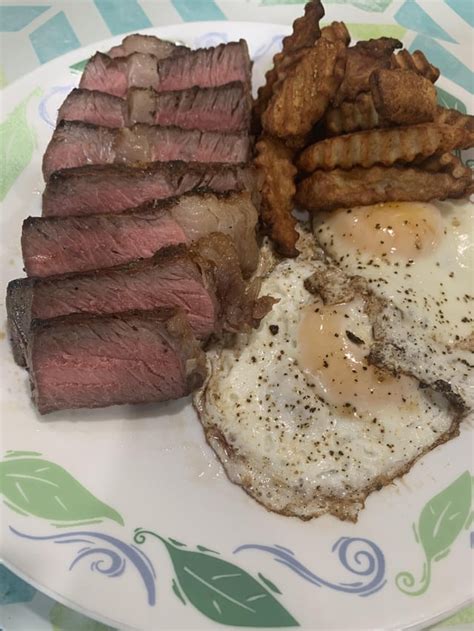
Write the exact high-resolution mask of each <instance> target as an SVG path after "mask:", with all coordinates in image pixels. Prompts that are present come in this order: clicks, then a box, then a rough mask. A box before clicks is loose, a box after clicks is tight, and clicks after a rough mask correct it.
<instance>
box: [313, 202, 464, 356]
mask: <svg viewBox="0 0 474 631" xmlns="http://www.w3.org/2000/svg"><path fill="white" fill-rule="evenodd" d="M398 206H403V207H404V208H405V211H406V213H407V216H410V214H411V213H413V215H412V216H416V214H417V210H418V209H419V208H420V207H421V208H422V209H423V207H427V208H428V210H429V207H433V208H434V209H435V211H436V212H437V213H438V215H439V217H428V219H429V220H431V221H432V222H433V224H435V225H432V226H428V230H429V229H430V228H431V229H432V232H431V233H429V234H428V237H429V238H428V239H427V241H428V242H425V243H423V242H422V243H421V245H419V246H418V247H419V248H420V249H419V251H417V250H416V248H415V249H414V250H413V248H411V250H412V251H410V252H409V253H408V254H406V253H404V252H402V253H401V254H397V253H396V252H395V254H391V253H390V243H389V241H388V240H387V234H386V233H385V234H383V232H382V233H381V231H380V230H374V224H373V223H372V224H371V223H370V222H365V223H364V222H363V221H361V222H360V224H359V226H358V227H357V229H358V234H359V242H358V243H357V239H356V243H353V244H352V245H351V240H352V239H351V234H350V232H351V229H352V228H351V223H350V219H351V217H353V215H354V212H356V211H357V209H345V210H340V211H336V212H334V213H324V214H322V213H321V214H320V215H317V216H315V218H314V225H313V229H314V233H315V236H316V238H317V240H318V243H320V245H321V246H322V247H323V248H324V249H325V250H326V251H327V252H328V253H329V254H330V255H331V256H332V257H333V258H334V260H335V261H336V262H337V263H338V265H339V266H340V268H341V269H342V270H344V271H345V272H347V273H348V274H351V275H354V274H357V275H360V276H362V277H364V278H365V279H367V280H368V282H369V285H370V287H371V288H372V289H373V290H374V291H376V292H377V293H378V294H380V295H381V296H384V297H385V298H387V299H388V300H391V301H392V302H393V303H394V304H395V305H397V306H398V307H399V308H400V309H401V310H402V311H404V312H407V313H408V314H410V317H413V318H415V319H417V320H418V322H419V323H420V325H424V326H425V327H426V328H427V329H428V330H429V331H430V334H431V335H432V336H433V337H434V338H435V339H437V340H438V341H440V342H443V343H445V344H457V343H459V342H461V341H462V340H464V339H466V338H469V336H470V335H472V332H473V323H474V239H473V226H474V204H473V203H471V202H469V201H459V202H456V201H451V202H450V201H448V202H434V203H433V204H412V203H405V204H379V205H378V206H374V207H366V208H368V209H370V208H373V209H375V210H376V211H377V210H378V209H381V213H379V214H378V216H379V217H380V216H381V215H382V214H386V216H387V221H386V226H387V225H388V226H389V227H390V223H391V220H390V218H391V217H392V216H393V213H394V209H395V210H396V208H397V207H398ZM361 210H365V209H361ZM341 219H342V221H341ZM362 219H363V217H362ZM435 219H436V221H435ZM345 220H347V221H345ZM376 225H377V226H378V227H380V225H379V224H376ZM416 225H417V224H416V221H415V222H414V224H411V225H407V226H403V225H398V226H395V227H394V231H395V232H397V230H398V235H395V236H396V237H397V239H398V244H399V245H401V246H402V247H403V246H404V244H406V243H410V242H412V243H413V242H415V243H416V239H417V236H418V235H417V234H416V232H417V228H416V227H415V226H416ZM425 229H426V226H425ZM434 232H439V234H438V235H437V236H438V238H434V239H433V241H435V242H434V243H431V242H430V241H431V237H432V233H434ZM352 236H353V235H352ZM361 238H362V239H363V243H361V242H360V241H361ZM384 242H385V248H384V247H383V246H381V245H380V244H381V243H384ZM384 249H385V251H383V250H384Z"/></svg>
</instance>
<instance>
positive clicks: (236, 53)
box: [79, 40, 251, 98]
mask: <svg viewBox="0 0 474 631" xmlns="http://www.w3.org/2000/svg"><path fill="white" fill-rule="evenodd" d="M250 77H251V61H250V57H249V52H248V48H247V43H246V42H245V41H244V40H240V41H239V42H230V43H229V44H220V45H219V46H216V47H214V48H200V49H198V50H193V51H189V52H187V53H185V54H179V55H173V56H171V57H167V58H166V59H163V60H161V61H159V62H157V60H156V57H154V56H153V55H147V54H143V53H133V54H131V55H129V56H128V57H117V58H112V57H109V56H107V55H104V54H103V53H96V54H95V55H94V56H93V57H92V58H91V59H90V60H89V62H88V63H87V66H86V67H85V69H84V72H83V74H82V77H81V81H80V84H79V87H80V88H83V89H87V90H99V91H100V92H107V93H109V94H114V95H115V96H120V97H122V98H124V97H125V96H126V95H127V90H128V89H129V88H133V87H137V88H153V89H154V90H156V91H157V92H164V91H169V90H185V89H187V88H191V87H193V86H199V87H201V88H208V87H213V86H218V85H225V84H226V83H231V82H232V81H241V82H243V83H245V84H246V85H248V86H250Z"/></svg>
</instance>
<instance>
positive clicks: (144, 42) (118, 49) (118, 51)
mask: <svg viewBox="0 0 474 631" xmlns="http://www.w3.org/2000/svg"><path fill="white" fill-rule="evenodd" d="M187 51H189V48H187V47H186V46H178V45H177V44H174V43H173V42H169V41H168V40H166V39H160V38H159V37H156V36H155V35H142V34H141V33H134V34H133V35H127V37H124V39H123V40H122V43H121V44H119V45H118V46H114V47H113V48H111V49H110V50H109V51H108V53H107V55H108V56H109V57H126V56H127V55H131V54H132V53H146V54H149V55H153V56H154V57H156V59H157V60H160V59H165V58H166V57H171V56H172V55H180V54H182V53H184V52H187Z"/></svg>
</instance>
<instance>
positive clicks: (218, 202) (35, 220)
mask: <svg viewBox="0 0 474 631" xmlns="http://www.w3.org/2000/svg"><path fill="white" fill-rule="evenodd" d="M257 220H258V215H257V211H256V209H255V206H254V205H253V204H252V201H251V199H250V195H249V194H248V193H246V192H241V193H223V194H214V193H207V192H199V193H186V194H184V195H182V196H181V197H177V198H172V199H169V200H164V201H161V202H156V201H155V202H150V203H148V204H145V205H143V206H141V207H139V208H136V209H132V210H130V211H125V212H124V213H123V214H115V215H114V214H112V215H110V214H109V215H89V216H84V217H29V218H28V219H26V220H25V221H24V223H23V230H22V237H21V244H22V251H23V260H24V263H25V270H26V273H27V274H28V276H42V277H44V276H51V275H53V274H65V273H68V272H81V271H87V270H94V269H100V268H104V267H112V266H114V265H120V264H123V263H128V262H129V261H132V260H134V259H138V258H147V257H150V256H153V255H154V254H155V253H156V252H157V251H158V250H160V248H162V247H165V246H167V245H177V244H179V243H190V242H193V241H197V240H198V239H200V238H201V237H203V236H205V235H207V234H210V233H211V232H223V233H225V234H228V235H229V236H230V237H231V238H232V240H233V242H234V244H235V246H236V249H237V253H238V256H239V260H240V266H241V269H242V272H243V273H244V275H245V276H248V275H250V274H251V273H252V272H253V271H254V270H255V268H256V266H257V262H258V245H257V240H256V234H255V230H256V225H257Z"/></svg>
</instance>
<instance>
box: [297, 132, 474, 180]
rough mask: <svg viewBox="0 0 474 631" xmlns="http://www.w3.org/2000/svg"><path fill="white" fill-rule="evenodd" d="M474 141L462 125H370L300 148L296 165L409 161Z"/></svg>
mask: <svg viewBox="0 0 474 631" xmlns="http://www.w3.org/2000/svg"><path fill="white" fill-rule="evenodd" d="M473 144H474V133H473V132H472V131H468V130H466V129H464V128H463V127H453V126H451V125H442V124H438V123H424V124H421V125H411V126H407V127H390V128H387V129H372V130H369V131H360V132H356V133H354V134H346V135H344V136H337V137H334V138H328V139H326V140H323V141H321V142H317V143H315V144H314V145H311V146H310V147H308V148H307V149H305V150H304V151H303V153H302V154H301V156H300V158H299V160H298V167H299V168H301V169H302V170H303V171H307V172H311V171H314V170H316V169H333V168H336V167H339V168H342V169H351V168H353V167H355V166H362V167H365V168H368V167H371V166H373V165H375V164H382V165H384V166H390V165H392V164H395V163H396V162H412V161H413V160H415V159H417V158H423V157H425V158H427V157H428V156H431V155H433V154H435V153H442V152H446V151H452V150H453V149H457V148H460V149H466V148H468V147H470V146H472V145H473Z"/></svg>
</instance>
